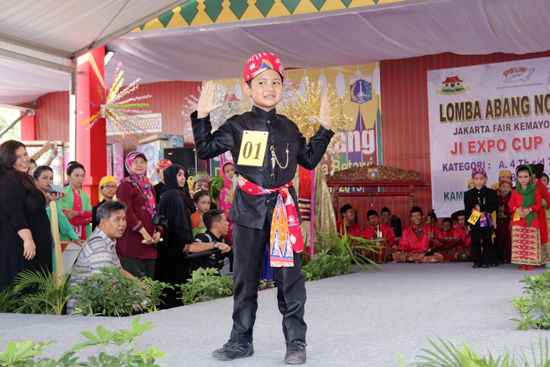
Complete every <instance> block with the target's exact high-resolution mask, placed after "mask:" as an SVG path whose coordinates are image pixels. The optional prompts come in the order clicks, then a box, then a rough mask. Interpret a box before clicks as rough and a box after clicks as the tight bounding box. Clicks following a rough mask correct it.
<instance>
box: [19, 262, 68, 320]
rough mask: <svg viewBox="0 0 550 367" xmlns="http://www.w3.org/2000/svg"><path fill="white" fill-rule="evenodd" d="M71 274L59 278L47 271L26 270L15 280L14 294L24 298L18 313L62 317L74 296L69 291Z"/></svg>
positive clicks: (21, 300) (20, 301) (21, 299)
mask: <svg viewBox="0 0 550 367" xmlns="http://www.w3.org/2000/svg"><path fill="white" fill-rule="evenodd" d="M70 278H71V272H68V273H66V274H65V275H64V276H58V278H56V275H55V274H54V273H53V272H48V271H46V270H39V271H32V270H24V271H22V272H20V273H18V274H17V276H16V277H15V279H14V282H15V288H14V292H15V293H17V294H21V293H22V296H21V298H20V300H19V302H18V307H17V308H16V309H15V312H16V313H34V314H45V315H62V314H63V308H64V307H65V304H66V303H67V301H68V300H69V298H71V296H72V295H73V294H74V291H72V290H71V289H69V279H70Z"/></svg>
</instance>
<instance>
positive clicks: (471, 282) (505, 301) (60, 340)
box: [0, 263, 548, 367]
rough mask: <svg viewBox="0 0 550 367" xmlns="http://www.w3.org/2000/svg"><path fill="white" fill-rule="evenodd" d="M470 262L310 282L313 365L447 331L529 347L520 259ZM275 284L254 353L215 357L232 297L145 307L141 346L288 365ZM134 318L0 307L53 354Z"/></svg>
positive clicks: (453, 336) (404, 346)
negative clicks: (518, 305)
mask: <svg viewBox="0 0 550 367" xmlns="http://www.w3.org/2000/svg"><path fill="white" fill-rule="evenodd" d="M471 266H472V264H471V263H445V264H394V263H388V264H384V269H383V270H382V271H380V272H378V273H375V274H372V273H370V272H366V273H363V272H360V271H359V272H357V271H356V272H355V273H353V274H350V275H346V276H340V277H335V278H329V279H323V280H320V281H315V282H308V283H307V291H308V302H307V304H306V322H307V323H308V340H307V342H308V344H309V346H308V363H307V364H308V365H309V366H315V367H317V366H372V367H390V366H397V365H398V363H397V360H396V357H395V352H396V351H399V352H402V353H403V354H404V355H405V357H406V360H407V362H408V363H412V362H414V360H415V358H414V357H415V356H416V355H418V354H419V353H420V352H421V351H420V350H421V348H427V347H429V342H428V338H431V339H435V338H437V337H438V336H439V337H441V338H443V339H446V340H450V341H452V342H454V343H459V344H461V343H462V342H467V343H468V344H470V345H471V346H473V347H474V348H478V349H479V351H481V352H485V351H486V348H489V349H490V350H491V351H492V352H493V354H495V353H496V354H498V353H500V352H502V351H504V349H505V348H506V349H507V350H508V351H518V352H519V350H520V348H522V349H523V350H525V351H526V352H527V351H530V347H531V343H534V344H535V345H538V342H539V336H542V338H545V337H546V336H547V335H548V332H546V331H537V330H530V331H527V332H525V331H519V330H516V326H517V324H516V323H515V322H512V321H510V320H509V319H511V318H513V317H516V316H517V314H516V311H515V309H514V307H513V306H512V305H511V304H510V301H511V300H512V299H513V298H514V297H520V296H521V294H522V284H520V283H518V281H519V280H520V279H522V278H523V276H524V275H525V274H526V273H529V274H530V275H535V274H540V273H541V272H542V271H544V269H542V268H537V270H535V271H532V272H524V271H519V270H517V266H514V265H503V266H499V267H498V268H491V269H472V267H471ZM276 303H277V302H276V290H275V289H270V290H265V291H262V292H260V294H259V310H258V317H257V320H256V327H255V342H254V347H255V354H254V356H253V357H251V358H246V359H241V360H237V361H233V362H219V361H216V360H214V359H213V358H212V357H211V352H212V350H213V349H216V348H218V347H220V346H221V345H222V344H223V343H224V342H226V340H227V338H228V336H229V330H230V328H231V309H232V304H233V302H232V299H231V298H226V299H220V300H215V301H211V302H206V303H201V304H196V305H191V306H184V307H179V308H176V309H171V310H166V311H160V312H156V313H151V314H146V315H144V316H142V319H143V320H151V321H153V323H154V324H155V325H158V327H157V328H156V329H154V330H152V331H150V332H148V333H146V334H145V335H144V336H143V337H142V338H141V339H140V340H138V343H137V347H138V348H144V347H146V346H151V345H152V346H158V347H160V350H162V351H164V352H165V353H166V354H167V356H166V357H164V358H162V359H160V360H159V362H162V363H165V364H166V365H167V366H239V367H241V366H255V367H256V366H262V367H268V366H282V365H284V362H283V357H284V353H285V346H284V339H283V334H282V331H281V315H280V314H279V312H278V309H277V305H276ZM132 319H133V318H105V317H95V318H94V317H78V316H62V317H56V316H38V315H12V314H0V340H2V341H4V342H6V341H20V340H23V339H32V340H34V341H48V340H56V341H57V342H56V343H55V344H54V345H53V346H52V347H50V348H49V350H50V352H49V353H48V354H49V355H58V354H59V353H60V352H61V350H63V349H64V347H65V346H72V345H73V344H75V343H78V342H81V341H83V337H82V336H81V335H80V331H82V330H90V331H94V330H95V327H96V326H97V325H104V326H106V327H109V328H113V329H117V328H127V327H129V326H130V324H131V321H132Z"/></svg>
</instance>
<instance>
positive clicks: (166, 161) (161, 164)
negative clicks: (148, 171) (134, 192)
mask: <svg viewBox="0 0 550 367" xmlns="http://www.w3.org/2000/svg"><path fill="white" fill-rule="evenodd" d="M171 165H172V161H171V160H169V159H161V160H160V161H158V162H157V169H163V168H167V167H170V166H171Z"/></svg>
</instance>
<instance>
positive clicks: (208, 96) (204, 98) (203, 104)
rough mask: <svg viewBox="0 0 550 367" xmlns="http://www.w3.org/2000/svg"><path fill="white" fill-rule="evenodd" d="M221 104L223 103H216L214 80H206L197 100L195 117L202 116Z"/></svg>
mask: <svg viewBox="0 0 550 367" xmlns="http://www.w3.org/2000/svg"><path fill="white" fill-rule="evenodd" d="M221 106H223V103H216V86H215V85H214V82H213V81H212V80H210V81H208V82H206V84H205V85H204V87H202V91H201V96H200V97H199V101H198V102H197V118H204V117H206V116H208V115H209V114H210V112H212V111H215V110H217V109H218V108H220V107H221Z"/></svg>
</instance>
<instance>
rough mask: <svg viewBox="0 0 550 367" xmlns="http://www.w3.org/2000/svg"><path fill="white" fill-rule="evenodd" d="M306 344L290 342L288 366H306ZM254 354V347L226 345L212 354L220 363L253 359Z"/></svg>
mask: <svg viewBox="0 0 550 367" xmlns="http://www.w3.org/2000/svg"><path fill="white" fill-rule="evenodd" d="M306 345H307V344H306V343H304V342H303V341H301V340H295V341H293V342H290V343H288V344H287V346H286V355H285V363H286V364H304V363H306V357H307V355H306ZM253 354H254V345H253V344H252V343H250V344H239V343H229V342H228V343H225V344H224V345H223V347H221V348H220V349H216V350H215V351H214V352H212V357H214V358H216V359H219V360H220V361H232V360H234V359H237V358H245V357H251V356H252V355H253Z"/></svg>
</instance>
